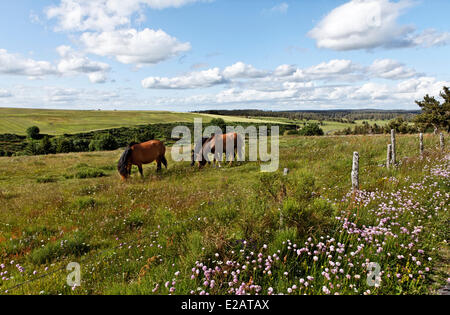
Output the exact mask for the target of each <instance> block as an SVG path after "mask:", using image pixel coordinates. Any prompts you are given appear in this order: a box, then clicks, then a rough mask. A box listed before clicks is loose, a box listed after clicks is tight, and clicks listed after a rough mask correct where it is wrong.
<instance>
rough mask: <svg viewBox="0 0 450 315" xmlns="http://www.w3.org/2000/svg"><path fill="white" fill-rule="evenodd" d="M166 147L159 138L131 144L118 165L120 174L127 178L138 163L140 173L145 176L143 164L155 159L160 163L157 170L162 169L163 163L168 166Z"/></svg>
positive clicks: (124, 178)
mask: <svg viewBox="0 0 450 315" xmlns="http://www.w3.org/2000/svg"><path fill="white" fill-rule="evenodd" d="M165 154H166V147H165V145H164V143H162V142H161V141H159V140H152V141H148V142H144V143H141V144H136V143H132V144H130V145H129V146H128V147H127V148H126V150H125V152H124V153H123V154H122V156H121V157H120V160H119V164H118V165H117V169H118V171H119V174H120V176H122V179H123V180H126V179H127V178H128V177H130V176H131V168H132V167H133V165H137V167H138V168H139V173H141V176H142V178H144V170H143V168H142V165H144V164H150V163H152V162H154V161H156V163H157V164H158V169H157V171H158V172H159V171H161V164H164V166H165V167H166V168H167V160H166V157H165Z"/></svg>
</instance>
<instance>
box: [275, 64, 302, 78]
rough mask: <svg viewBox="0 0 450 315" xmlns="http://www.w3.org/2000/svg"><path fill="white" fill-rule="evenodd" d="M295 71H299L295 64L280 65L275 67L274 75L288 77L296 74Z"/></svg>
mask: <svg viewBox="0 0 450 315" xmlns="http://www.w3.org/2000/svg"><path fill="white" fill-rule="evenodd" d="M295 71H297V67H295V66H294V65H280V66H278V67H277V68H276V69H275V71H274V75H275V76H278V77H286V76H289V75H292V74H294V73H295Z"/></svg>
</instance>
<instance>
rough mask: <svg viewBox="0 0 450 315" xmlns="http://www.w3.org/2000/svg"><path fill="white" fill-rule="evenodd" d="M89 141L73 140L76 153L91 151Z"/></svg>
mask: <svg viewBox="0 0 450 315" xmlns="http://www.w3.org/2000/svg"><path fill="white" fill-rule="evenodd" d="M89 145H90V142H89V140H86V139H77V140H73V147H74V150H75V152H87V151H89Z"/></svg>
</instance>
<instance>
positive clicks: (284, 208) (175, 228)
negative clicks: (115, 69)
mask: <svg viewBox="0 0 450 315" xmlns="http://www.w3.org/2000/svg"><path fill="white" fill-rule="evenodd" d="M438 141H439V140H438V139H437V137H435V136H433V135H426V137H425V146H426V148H427V151H426V153H425V158H424V159H420V158H418V141H417V136H410V135H408V136H403V135H399V136H398V144H397V147H398V153H397V156H398V157H399V159H400V160H401V161H402V163H401V165H400V166H399V168H398V169H397V170H393V169H391V170H387V169H386V168H384V167H381V166H380V164H382V163H383V162H384V159H385V156H386V152H385V150H386V144H387V143H388V142H389V136H342V137H311V138H304V137H281V143H280V157H281V161H280V171H279V172H277V173H273V174H261V173H260V172H259V170H260V165H259V164H258V163H244V164H242V165H238V166H233V167H224V168H222V169H213V168H210V167H207V168H205V169H204V170H202V171H199V170H197V169H195V168H191V167H190V166H189V162H182V163H175V162H173V161H172V160H171V159H170V148H169V150H168V153H167V157H168V160H169V169H168V170H163V172H162V173H161V174H157V173H156V166H155V165H149V166H146V167H145V175H146V178H145V179H144V180H142V179H141V178H140V176H139V175H138V174H137V171H136V169H134V171H133V176H132V179H131V180H130V181H128V182H126V183H124V182H122V181H121V180H120V177H119V175H118V174H117V171H116V170H115V168H114V167H113V166H115V164H116V163H117V160H118V159H119V157H120V155H121V153H122V152H120V151H114V152H96V153H79V154H65V155H51V156H35V157H12V158H0V204H1V207H0V264H5V268H4V269H0V272H3V271H4V270H7V271H8V276H7V278H8V280H1V277H0V292H2V293H3V292H4V290H6V289H7V288H10V287H11V286H13V285H15V284H18V283H21V282H23V281H25V280H29V279H34V278H35V277H37V276H39V275H43V274H45V273H47V272H49V271H53V270H57V269H58V268H64V267H65V266H66V265H67V264H68V263H70V262H79V263H80V264H81V267H82V281H83V282H82V286H81V288H76V289H75V290H72V289H71V288H69V287H68V286H67V285H66V283H65V279H66V277H67V273H66V272H65V271H62V272H57V273H55V274H52V275H50V276H48V277H44V278H42V279H39V280H37V281H35V282H32V283H29V284H27V285H25V286H23V287H20V288H19V289H16V290H11V291H10V292H8V293H10V294H59V293H61V294H168V293H169V289H170V287H172V284H170V286H169V287H168V288H166V287H165V283H166V281H169V282H170V283H171V282H172V281H173V279H175V282H176V284H175V285H174V287H175V288H176V291H175V292H174V293H175V294H190V293H191V291H192V290H193V291H195V292H196V293H197V294H198V293H200V292H201V290H207V291H208V292H210V293H211V294H227V293H228V290H229V286H228V282H229V281H232V280H233V279H232V276H231V275H229V276H225V275H223V274H218V275H216V276H214V277H213V279H214V280H215V281H216V284H217V285H216V286H215V287H214V288H208V289H207V288H206V287H205V286H204V284H203V282H204V281H205V280H206V279H203V277H204V275H203V271H200V273H199V275H198V276H196V275H194V280H191V275H192V271H191V270H192V268H195V269H200V270H201V269H202V267H201V266H200V267H199V264H200V263H202V264H204V265H207V266H208V268H210V267H211V268H213V269H214V267H215V266H217V267H219V266H222V267H221V268H223V264H222V265H220V264H219V262H218V261H219V260H220V261H223V262H226V261H235V262H239V263H240V264H241V265H242V264H244V265H245V264H246V263H247V262H248V263H249V266H253V264H252V260H254V259H255V260H257V259H258V258H250V259H249V260H248V259H246V256H249V257H250V256H251V252H254V256H256V255H257V254H258V253H260V252H261V253H263V254H264V259H265V258H266V256H267V255H268V254H270V255H272V254H277V255H278V257H280V260H279V261H278V262H276V263H274V264H273V267H272V269H271V274H270V275H268V274H267V273H263V272H262V270H260V269H258V268H257V267H256V268H257V269H256V270H253V267H252V268H247V269H246V270H245V271H244V269H242V268H237V267H236V266H230V267H229V271H230V274H231V272H232V271H236V270H237V269H240V274H239V277H238V282H239V283H242V282H245V283H250V281H253V283H254V284H255V285H258V286H261V290H262V293H264V294H266V293H267V292H268V290H269V288H273V290H274V292H275V293H281V292H282V293H285V294H286V293H288V291H287V290H288V288H291V287H292V285H293V284H296V285H297V286H298V287H299V289H298V290H297V291H295V292H294V293H295V294H303V293H306V294H324V293H325V292H324V291H323V289H322V287H323V286H326V287H327V288H329V289H330V290H331V291H332V293H335V292H338V293H341V294H363V293H364V292H366V293H367V290H371V294H424V293H430V292H431V291H430V290H431V289H432V288H433V286H436V285H440V284H441V283H440V282H442V281H444V282H445V280H446V279H447V278H448V275H446V274H444V273H442V272H441V273H439V272H440V271H437V269H435V267H436V265H435V264H437V263H438V262H440V257H441V256H440V255H441V254H440V249H445V248H447V247H446V246H445V243H444V240H445V239H448V236H449V235H448V219H449V217H448V195H447V197H446V194H448V193H449V192H450V188H449V181H448V178H447V179H445V178H444V177H442V176H436V175H430V174H431V173H432V172H431V167H433V166H434V165H441V166H440V167H441V169H442V167H444V168H445V167H447V169H448V161H447V162H443V155H442V154H441V153H439V152H438V151H436V146H437V145H438ZM354 151H358V152H359V153H360V156H361V162H360V163H361V164H360V172H361V179H360V182H361V188H362V189H363V190H364V191H367V192H374V193H375V195H380V199H379V200H378V199H376V198H368V197H367V196H370V194H368V195H367V196H366V195H365V194H363V195H361V196H360V200H361V202H355V201H354V200H353V199H352V198H351V196H350V197H349V196H347V194H348V192H349V191H350V188H351V183H350V171H351V164H352V155H353V152H354ZM443 163H447V164H443ZM442 165H444V166H442ZM286 167H287V168H289V169H290V173H289V175H288V176H287V177H284V176H282V170H283V169H284V168H286ZM86 169H90V170H101V172H103V176H102V177H96V176H92V177H91V176H87V178H83V179H81V178H77V176H72V175H75V174H78V172H82V171H84V170H86ZM68 174H69V175H71V176H67V175H68ZM48 179H50V180H48ZM413 183H423V185H422V186H423V187H422V188H421V189H416V188H415V187H416V186H414V185H412V184H413ZM381 192H383V195H382V196H381ZM390 193H395V195H394V197H392V196H391V195H390ZM346 196H347V197H346ZM408 200H410V201H411V205H410V204H409V203H408ZM366 201H367V203H366ZM391 201H392V207H395V208H396V209H397V210H396V215H395V216H396V218H391V219H390V220H392V221H389V220H388V221H387V223H386V225H385V226H386V227H390V228H391V229H392V231H393V232H395V233H397V234H398V238H394V237H391V236H389V235H374V236H373V238H374V239H375V238H376V239H377V241H378V242H375V241H374V240H373V241H370V240H364V237H361V236H359V235H350V234H348V233H344V232H343V231H342V225H341V223H340V221H339V220H337V219H335V217H336V216H340V217H343V218H344V217H347V218H349V220H350V221H351V222H352V223H354V224H355V225H356V226H357V227H358V228H361V229H362V228H363V227H364V226H366V227H369V226H372V227H376V226H378V221H377V220H378V219H379V218H380V217H385V216H390V215H387V214H379V213H377V212H378V211H381V210H380V209H384V208H386V207H390V206H387V205H389V204H390V202H391ZM382 203H386V205H384V206H383V205H382ZM416 203H417V205H418V206H414V208H413V205H415V204H416ZM402 209H408V210H409V211H403V210H402ZM386 211H388V210H386ZM280 214H281V217H280ZM389 222H395V223H398V224H399V226H397V225H395V224H394V225H392V226H389ZM400 227H405V228H407V229H408V233H402V232H401V230H400ZM417 227H421V230H422V231H421V232H418V233H419V234H418V237H417V239H418V240H417V242H416V241H411V235H412V234H411V233H412V232H413V231H414V230H415V228H417ZM327 236H328V238H327ZM309 237H311V241H308V238H309ZM321 237H323V239H322V238H321ZM331 239H335V240H334V241H331ZM244 241H245V242H246V243H244ZM305 242H310V243H311V242H312V243H314V244H318V243H319V242H324V243H328V242H329V243H330V244H331V243H332V244H333V246H335V247H336V248H338V243H339V244H344V245H345V246H346V249H345V251H344V252H343V253H341V254H340V255H341V256H344V255H346V256H345V259H343V260H342V266H341V267H340V268H342V269H343V270H344V276H345V275H346V274H349V275H351V280H346V278H345V277H344V276H342V277H341V278H340V279H335V278H334V277H333V278H332V279H331V280H330V281H327V280H326V279H325V278H324V277H323V276H322V274H321V273H322V272H323V271H324V269H325V268H330V269H332V268H331V267H330V266H329V265H328V264H329V260H328V258H327V255H325V254H323V255H319V254H317V256H318V260H317V261H314V260H313V256H314V254H313V255H311V256H308V255H305V256H302V258H301V259H299V258H298V257H297V254H296V253H295V252H294V251H292V247H293V246H294V244H296V245H298V246H299V247H302V246H304V244H305ZM383 242H384V245H383V250H384V251H383V252H381V253H377V252H376V250H377V248H378V246H377V244H381V243H383ZM411 242H413V243H414V247H413V248H412V249H408V246H407V245H408V244H409V243H411ZM264 244H266V245H267V249H265V248H264ZM360 244H365V247H364V248H363V249H362V250H361V252H360V255H355V256H352V255H351V252H354V251H356V250H357V247H358V245H360ZM401 245H403V246H401ZM288 246H289V247H291V249H289V248H288ZM350 246H352V247H350ZM419 249H420V250H424V253H423V254H421V253H418V250H419ZM241 250H243V251H244V253H242V254H241V253H240V251H241ZM278 251H279V252H278ZM328 251H330V249H328ZM388 253H389V255H388ZM216 254H217V255H218V257H216ZM329 254H330V255H332V257H333V258H332V260H333V261H335V262H339V261H340V260H339V258H338V256H339V254H338V253H337V252H336V251H335V250H333V251H332V252H329ZM409 254H411V256H409ZM398 255H403V256H405V257H406V259H400V258H397V256H398ZM254 256H252V257H254ZM360 256H362V257H361V258H360ZM412 256H414V257H415V259H418V260H420V261H421V263H422V265H421V266H418V265H417V264H416V263H415V261H414V260H412ZM428 257H431V258H432V261H429V260H428ZM346 259H352V262H353V263H354V264H355V266H354V267H350V266H349V264H348V263H346V262H345V261H346ZM366 259H369V260H370V261H376V262H379V263H380V264H381V265H382V268H383V270H384V271H385V274H384V275H383V276H382V280H383V282H382V285H381V286H380V287H379V288H370V287H368V286H367V284H366V282H365V278H366V277H367V270H366V268H365V267H364V266H362V264H365V262H366ZM11 261H14V263H13V264H11V263H10V262H11ZM16 264H18V265H19V266H20V267H23V268H24V269H23V272H20V270H19V268H18V267H16ZM256 265H258V264H256ZM262 265H264V260H263V261H262ZM47 268H48V269H47ZM424 268H430V271H429V272H425V273H424V276H425V278H424V277H423V276H422V275H421V274H419V272H422V270H424ZM338 269H339V268H338ZM177 271H179V272H180V274H179V275H178V276H175V273H176V272H177ZM285 272H287V273H288V274H287V275H285ZM34 273H35V274H34ZM388 274H389V275H390V277H387V275H388ZM397 274H399V275H400V278H397ZM410 274H411V275H412V276H413V278H409V275H410ZM357 275H359V276H360V277H361V278H360V279H359V278H356V276H357ZM307 276H313V277H314V280H311V281H309V282H310V283H311V284H313V285H314V286H313V287H312V286H309V287H301V288H300V282H299V281H300V279H301V278H304V279H306V277H307ZM431 277H433V279H435V280H434V281H431ZM436 281H437V282H436ZM330 284H331V285H333V286H334V289H331V287H330ZM338 284H339V285H340V287H339V288H338V287H337V285H338ZM350 286H352V287H350ZM198 287H202V289H201V290H200V291H197V288H198ZM155 288H157V290H155V291H153V290H154V289H155ZM236 289H237V287H236ZM247 289H248V290H249V292H250V293H255V291H254V290H256V289H255V288H254V289H250V288H247ZM355 290H356V291H355Z"/></svg>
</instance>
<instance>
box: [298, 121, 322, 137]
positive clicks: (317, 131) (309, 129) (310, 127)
mask: <svg viewBox="0 0 450 315" xmlns="http://www.w3.org/2000/svg"><path fill="white" fill-rule="evenodd" d="M299 134H300V135H302V136H323V135H324V132H323V130H322V128H320V126H319V124H316V123H308V124H306V126H305V127H303V128H302V129H300V131H299Z"/></svg>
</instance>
